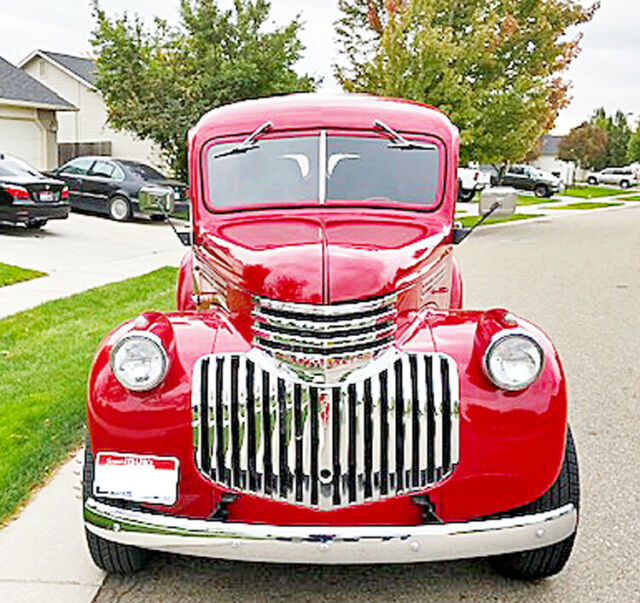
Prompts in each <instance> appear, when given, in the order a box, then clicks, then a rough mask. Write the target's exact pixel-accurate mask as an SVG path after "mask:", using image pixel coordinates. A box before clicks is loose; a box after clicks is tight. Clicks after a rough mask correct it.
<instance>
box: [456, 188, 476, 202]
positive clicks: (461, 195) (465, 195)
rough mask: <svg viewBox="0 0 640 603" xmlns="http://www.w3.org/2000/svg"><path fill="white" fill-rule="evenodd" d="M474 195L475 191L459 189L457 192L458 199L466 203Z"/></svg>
mask: <svg viewBox="0 0 640 603" xmlns="http://www.w3.org/2000/svg"><path fill="white" fill-rule="evenodd" d="M475 196H476V191H466V190H463V189H460V191H459V192H458V200H459V201H462V202H463V203H468V202H469V201H471V200H472V199H473V198H474V197H475Z"/></svg>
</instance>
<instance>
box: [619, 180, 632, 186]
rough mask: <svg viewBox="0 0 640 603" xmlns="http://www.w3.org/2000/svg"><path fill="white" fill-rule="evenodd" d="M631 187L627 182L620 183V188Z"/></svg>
mask: <svg viewBox="0 0 640 603" xmlns="http://www.w3.org/2000/svg"><path fill="white" fill-rule="evenodd" d="M630 186H631V183H630V182H629V181H628V180H622V181H621V182H620V188H629V187H630Z"/></svg>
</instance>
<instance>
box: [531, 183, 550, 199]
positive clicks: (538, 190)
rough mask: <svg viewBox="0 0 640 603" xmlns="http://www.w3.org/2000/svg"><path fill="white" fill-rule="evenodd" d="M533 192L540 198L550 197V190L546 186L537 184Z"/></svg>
mask: <svg viewBox="0 0 640 603" xmlns="http://www.w3.org/2000/svg"><path fill="white" fill-rule="evenodd" d="M533 192H534V193H535V195H536V197H538V198H542V197H548V196H549V189H548V188H547V187H546V186H545V185H544V184H537V185H536V187H535V188H534V189H533Z"/></svg>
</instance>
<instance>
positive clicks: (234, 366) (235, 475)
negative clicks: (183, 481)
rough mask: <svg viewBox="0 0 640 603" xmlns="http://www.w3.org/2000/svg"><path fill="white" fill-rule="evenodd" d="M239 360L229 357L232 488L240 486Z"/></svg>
mask: <svg viewBox="0 0 640 603" xmlns="http://www.w3.org/2000/svg"><path fill="white" fill-rule="evenodd" d="M238 365H239V358H238V357H237V356H232V357H231V475H232V480H233V485H234V486H240V485H241V484H240V421H239V418H238Z"/></svg>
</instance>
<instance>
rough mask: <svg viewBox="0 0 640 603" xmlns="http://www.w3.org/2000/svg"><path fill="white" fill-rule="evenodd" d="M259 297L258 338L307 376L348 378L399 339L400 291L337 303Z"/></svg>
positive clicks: (331, 380) (255, 341)
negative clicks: (315, 302)
mask: <svg viewBox="0 0 640 603" xmlns="http://www.w3.org/2000/svg"><path fill="white" fill-rule="evenodd" d="M253 301H254V309H253V312H252V316H253V319H254V325H253V344H254V345H255V346H256V347H258V348H260V349H262V350H264V351H265V352H267V353H268V354H270V355H272V356H273V357H274V358H276V359H277V360H278V361H279V362H280V363H283V364H287V365H288V366H289V368H290V369H291V370H293V371H295V372H296V373H297V374H298V375H299V376H300V377H301V378H303V379H304V380H306V381H311V382H314V383H318V384H325V383H335V382H338V381H343V380H344V379H345V378H346V377H347V376H348V374H349V373H351V372H352V371H354V370H356V369H358V368H359V367H362V366H364V365H366V364H367V363H368V362H370V361H371V360H372V359H373V358H375V357H376V356H377V355H379V354H380V353H381V352H382V351H383V350H385V349H387V348H389V347H390V346H391V345H392V343H393V334H394V332H395V328H396V326H395V317H396V308H395V304H396V301H397V295H396V294H395V293H393V294H390V295H385V296H382V297H378V298H375V299H369V300H363V301H358V302H349V303H337V304H302V303H294V302H282V301H278V300H273V299H270V298H266V297H259V296H254V298H253Z"/></svg>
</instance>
